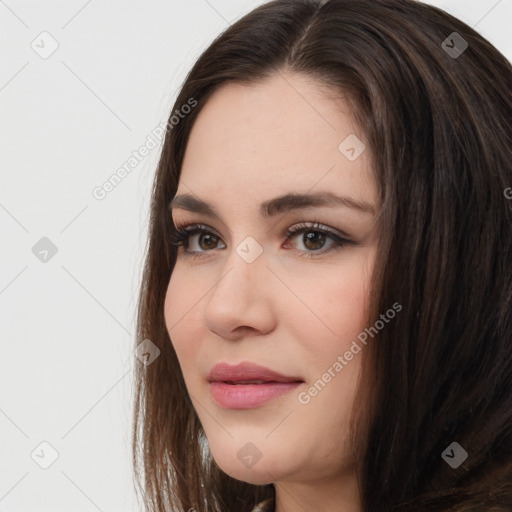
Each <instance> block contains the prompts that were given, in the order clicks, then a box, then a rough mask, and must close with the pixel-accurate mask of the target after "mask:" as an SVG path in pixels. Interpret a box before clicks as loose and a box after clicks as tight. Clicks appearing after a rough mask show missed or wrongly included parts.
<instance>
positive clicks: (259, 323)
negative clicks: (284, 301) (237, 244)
mask: <svg viewBox="0 0 512 512" xmlns="http://www.w3.org/2000/svg"><path fill="white" fill-rule="evenodd" d="M240 254H242V256H241V255H240ZM250 261H251V260H250V258H248V259H246V258H245V255H244V253H243V252H240V253H238V252H237V251H236V250H234V249H233V251H232V253H231V254H230V255H229V257H228V258H227V259H226V263H225V265H223V266H222V267H220V268H221V271H219V274H218V276H216V282H215V284H214V286H213V289H212V290H211V292H210V294H209V295H208V296H207V298H206V302H205V304H206V306H205V310H204V323H205V326H206V328H207V329H209V330H210V331H211V332H213V333H215V334H217V335H218V336H220V337H222V338H225V339H230V340H237V339H239V338H240V337H243V336H244V335H246V333H247V331H256V332H258V333H266V332H269V331H271V330H272V329H273V328H274V323H275V322H274V320H275V317H274V315H275V311H276V307H275V306H276V305H275V303H274V294H273V290H275V286H276V284H277V283H276V282H275V277H274V275H273V274H272V272H271V271H270V269H269V268H268V267H267V260H266V258H265V257H264V253H262V254H260V255H259V256H258V257H257V258H256V259H255V260H254V261H252V262H250Z"/></svg>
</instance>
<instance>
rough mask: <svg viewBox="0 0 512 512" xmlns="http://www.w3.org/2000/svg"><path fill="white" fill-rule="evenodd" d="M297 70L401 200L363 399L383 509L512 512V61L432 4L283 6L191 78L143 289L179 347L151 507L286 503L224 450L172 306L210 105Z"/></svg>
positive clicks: (217, 44)
mask: <svg viewBox="0 0 512 512" xmlns="http://www.w3.org/2000/svg"><path fill="white" fill-rule="evenodd" d="M454 32H455V33H457V34H456V35H454V34H453V33H454ZM465 43H466V44H467V47H466V46H465ZM454 52H455V53H454ZM283 71H291V72H294V73H301V74H304V75H307V76H311V77H314V78H317V79H318V80H319V83H321V84H322V85H323V86H325V89H326V90H327V91H329V92H330V94H332V96H333V97H336V96H341V95H343V96H344V97H345V98H346V99H347V98H348V99H349V100H350V101H351V106H352V108H353V110H354V114H355V115H356V118H357V120H358V122H359V123H360V126H361V128H362V133H363V134H364V135H365V137H366V138H365V143H366V144H367V147H368V149H369V150H370V153H371V156H372V160H373V167H374V171H375V176H376V180H377V183H378V187H379V193H380V200H381V205H382V213H381V215H380V218H379V222H380V223H381V236H380V240H379V247H378V256H377V260H376V265H375V269H374V275H373V288H372V294H371V299H372V302H371V307H370V308H369V311H368V321H369V322H370V321H371V319H373V321H374V320H375V318H378V315H379V313H382V311H385V310H386V309H388V308H389V306H390V304H393V303H395V302H398V303H400V304H401V305H402V308H403V309H402V310H401V312H400V314H399V315H397V316H396V318H395V319H394V320H393V322H390V323H389V324H388V325H387V326H386V328H385V329H383V330H382V331H380V332H379V333H378V335H377V336H376V337H375V339H374V341H372V343H371V344H369V345H368V347H367V349H366V351H365V354H364V355H365V359H364V366H363V374H362V376H363V379H362V381H361V386H360V388H359V390H358V393H359V395H358V397H357V398H356V400H355V402H354V404H355V407H354V415H353V418H354V422H353V428H352V432H353V438H354V444H353V446H354V452H355V453H357V460H356V462H357V468H358V478H359V485H360V488H361V492H362V498H363V506H364V511H365V512H387V511H389V512H391V511H393V512H398V511H400V512H402V511H403V512H406V511H407V512H411V511H415V512H424V511H453V512H455V511H458V512H470V511H471V512H476V511H483V510H486V511H491V510H493V511H494V510H495V511H508V512H510V511H511V510H512V200H510V199H508V198H507V194H506V193H504V191H506V190H507V189H509V187H512V153H511V148H512V135H511V133H512V100H511V94H510V91H511V88H512V68H511V65H510V63H509V62H508V61H507V59H506V58H505V57H504V56H503V55H502V54H501V53H500V52H498V51H497V50H496V49H495V48H494V47H493V46H492V45H491V44H490V43H489V42H488V41H487V40H485V39H484V38H483V37H482V36H481V35H479V34H478V33H477V32H475V31H474V30H473V29H471V28H470V27H469V26H467V25H466V24H464V23H463V22H461V21H459V20H458V19H456V18H454V17H452V16H450V15H448V14H447V13H445V12H444V11H442V10H440V9H437V8H434V7H432V6H428V5H425V4H422V3H420V2H417V1H413V0H328V1H320V0H294V1H290V0H276V1H273V2H269V3H267V4H264V5H262V6H260V7H258V8H257V9H255V10H253V11H252V12H251V13H249V14H248V15H246V16H245V17H243V18H241V19H240V20H239V21H237V22H236V23H234V24H233V25H231V26H230V27H228V28H227V29H226V31H225V32H223V33H222V34H221V35H220V36H219V37H218V38H217V39H215V41H214V42H213V43H212V44H211V45H210V46H209V48H207V49H206V50H205V51H204V53H203V54H202V55H201V56H200V58H199V59H198V60H197V62H196V63H195V65H194V66H193V68H192V70H191V71H190V73H189V74H188V76H187V77H186V80H185V82H184V84H183V86H182V87H181V90H180V92H179V95H178V97H177V99H176V103H175V105H174V107H173V109H172V110H173V111H175V110H176V109H180V108H181V107H182V106H183V105H185V104H187V103H188V104H189V105H190V104H192V102H194V105H195V106H194V108H192V109H191V110H190V109H189V110H190V112H189V113H188V114H186V115H184V116H180V120H179V122H178V123H176V122H173V123H171V122H170V123H169V125H168V127H167V133H166V136H165V141H164V145H163V149H162V152H161V157H160V161H159V164H158V169H157V172H156V176H155V181H154V186H153V193H152V202H151V213H150V226H149V243H148V247H147V256H146V260H145V267H144V274H143V279H142V284H141V290H140V297H139V309H138V321H137V340H136V343H137V345H138V344H139V343H140V342H141V341H142V340H146V339H149V340H151V341H152V342H153V343H154V344H155V345H156V346H157V347H158V348H159V350H160V351H161V352H160V355H159V357H158V358H157V359H156V360H155V361H154V362H153V363H152V364H149V365H143V364H138V365H137V370H136V379H135V408H134V428H133V438H132V442H133V464H134V469H135V476H136V483H137V485H138V486H139V487H140V489H141V490H142V493H143V500H144V505H145V508H146V510H151V511H155V512H163V511H167V510H173V511H183V512H185V511H188V510H189V509H190V508H193V509H196V510H197V511H199V512H203V511H204V512H221V511H222V512H246V511H250V510H251V508H252V507H253V506H254V505H255V504H256V503H257V502H258V501H260V500H262V499H264V498H272V497H274V496H275V495H274V492H275V490H274V486H273V485H272V484H269V485H262V486H255V485H251V484H248V483H245V482H241V481H239V480H235V479H233V478H231V477H229V476H228V475H226V474H225V473H223V472H222V471H221V470H220V468H219V467H218V466H217V465H216V463H215V461H214V460H213V458H212V456H211V453H210V452H209V450H208V447H207V443H206V439H205V434H204V431H203V429H202V427H201V424H200V422H199V420H198V417H197V415H196V412H195V410H194V407H193V404H192V402H191V400H190V398H189V396H188V394H187V390H186V387H185V384H184V380H183V376H182V373H181V370H180V366H179V363H178V360H177V357H176V353H175V351H174V349H173V346H172V343H171V340H170V338H169V334H168V332H167V330H166V326H165V320H164V310H163V305H164V300H165V294H166V289H167V285H168V283H169V279H170V276H171V273H172V271H173V268H174V264H175V261H176V250H177V249H176V247H175V246H173V245H171V244H169V243H168V237H169V235H170V234H171V233H172V232H173V225H172V219H171V218H170V215H169V211H168V205H169V202H170V200H171V199H172V198H173V197H174V194H175V192H176V189H177V186H178V181H179V176H180V170H181V163H182V158H183V155H184V151H185V147H186V144H187V140H188V137H189V134H190V132H191V129H192V126H193V124H194V121H195V119H196V118H197V115H198V114H199V112H200V111H201V108H202V107H203V106H204V104H205V103H206V102H207V100H208V98H209V97H210V96H211V94H212V93H213V92H214V91H216V90H217V89H218V88H219V86H221V85H222V84H226V83H228V82H238V83H245V84H249V83H253V84H254V83H257V82H258V81H261V80H263V79H265V78H267V77H269V76H271V75H275V74H277V73H282V72H283ZM290 94H293V91H292V90H291V92H290ZM509 190H510V189H509ZM372 324H373V322H372ZM454 442H456V443H458V445H460V447H462V448H463V449H464V450H465V451H466V452H467V453H468V457H467V459H466V460H465V461H464V462H463V463H462V464H461V465H460V466H458V467H456V468H454V467H452V466H451V465H449V464H448V463H447V462H446V457H443V456H442V454H443V453H444V452H445V451H446V450H447V449H449V448H450V446H452V449H453V445H452V443H454ZM142 472H143V473H144V474H143V476H142Z"/></svg>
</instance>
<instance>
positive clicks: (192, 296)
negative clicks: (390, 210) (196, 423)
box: [165, 74, 379, 484]
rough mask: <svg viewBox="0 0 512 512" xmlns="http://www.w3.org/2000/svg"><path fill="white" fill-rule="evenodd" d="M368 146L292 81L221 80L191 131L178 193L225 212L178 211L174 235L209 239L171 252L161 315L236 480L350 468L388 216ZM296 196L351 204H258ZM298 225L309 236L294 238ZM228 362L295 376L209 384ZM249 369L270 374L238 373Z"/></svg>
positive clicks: (334, 104)
mask: <svg viewBox="0 0 512 512" xmlns="http://www.w3.org/2000/svg"><path fill="white" fill-rule="evenodd" d="M351 134H352V135H351ZM354 134H355V135H354ZM347 137H348V139H347ZM356 137H357V138H356ZM345 139H346V140H345ZM359 139H361V140H364V134H362V133H361V131H360V129H359V128H358V127H357V126H356V124H355V121H354V119H353V117H352V114H351V112H350V110H349V109H348V106H347V105H346V104H345V103H344V102H342V101H341V100H338V101H335V100H333V99H329V98H327V97H326V96H324V95H323V94H322V89H320V88H319V85H318V83H316V82H314V81H313V80H312V79H309V78H306V77H304V76H300V75H296V74H285V75H283V77H281V76H278V75H276V76H273V77H272V78H271V79H269V80H268V81H266V82H264V83H259V84H257V85H250V86H248V85H237V84H227V85H224V87H222V88H221V89H220V90H218V91H217V92H216V93H215V94H214V95H213V96H212V97H211V98H210V99H209V100H208V102H207V104H206V105H205V107H204V108H203V110H202V111H201V112H200V114H199V116H198V118H197V120H196V122H195V124H194V127H193V130H192V132H191V135H190V139H189V142H188V145H187V148H186V153H185V156H184V161H183V167H182V172H181V176H180V182H179V186H178V190H177V194H176V196H181V195H184V194H187V195H191V196H192V197H193V198H195V199H197V200H200V201H202V202H205V203H208V204H209V205H210V207H211V209H213V210H214V211H215V212H217V214H218V217H216V216H215V215H212V214H211V212H210V213H209V212H207V211H205V209H204V208H203V209H202V211H199V209H198V208H192V206H193V205H192V204H189V205H188V207H187V205H184V203H183V201H182V202H180V205H178V204H177V203H175V206H174V207H173V209H172V217H173V221H174V223H175V225H176V226H177V227H178V228H181V227H184V226H188V225H191V224H202V225H203V226H202V229H204V230H205V231H206V232H203V233H201V232H200V233H197V232H196V233H193V234H191V235H189V239H188V243H187V242H185V246H182V247H179V249H178V257H177V261H176V265H175V268H174V271H173V273H172V276H171V279H170V282H169V287H168V290H167V296H166V301H165V319H166V325H167V329H168V332H169V335H170V338H171V340H172V343H173V346H174V349H175V351H176V354H177V356H178V359H179V363H180V366H181V370H182V372H183V377H184V380H185V383H186V386H187V389H188V392H189V394H190V397H191V399H192V402H193V404H194V407H195V410H196V412H197V415H198V417H199V419H200V421H201V424H202V426H203V428H204V431H205V433H206V436H207V438H208V442H209V445H210V449H211V451H212V454H213V456H214V458H215V460H216V462H217V464H218V465H219V466H220V468H221V469H222V470H223V471H224V472H225V473H227V474H229V475H231V476H232V477H234V478H236V479H239V480H243V481H246V482H250V483H254V484H264V483H269V482H278V481H290V482H292V481H313V480H316V479H325V478H329V477H334V476H336V475H341V474H343V472H344V471H346V468H347V467H348V465H349V464H350V463H351V462H352V461H351V459H350V456H349V451H348V449H347V446H346V444H345V442H344V440H345V439H346V437H347V434H348V422H349V412H350V409H351V407H352V405H353V400H354V395H355V392H356V386H357V381H358V376H359V372H360V368H361V360H362V357H364V351H365V350H367V348H365V346H364V345H362V344H361V343H359V345H360V346H362V347H363V348H362V349H360V351H359V352H356V350H352V352H351V354H352V357H351V358H350V359H349V355H350V354H349V355H348V356H345V354H346V353H347V352H350V349H351V347H352V348H353V347H354V345H353V341H354V340H357V336H358V334H360V333H361V332H362V331H363V330H364V329H365V327H368V326H367V325H365V323H364V314H365V308H366V307H367V301H368V298H369V297H368V289H369V286H370V277H371V272H372V268H373V265H374V258H375V249H376V243H377V236H378V235H377V233H378V230H377V226H375V229H373V226H374V224H375V222H376V219H377V216H376V214H375V213H374V212H372V208H373V210H374V211H375V212H377V211H378V209H379V205H378V204H377V200H378V195H377V188H376V183H375V181H374V178H373V175H372V170H371V168H370V164H369V161H370V157H369V154H368V153H369V152H368V151H365V150H364V146H362V145H361V140H359ZM340 144H341V146H340ZM288 194H307V195H314V194H335V195H337V196H342V197H344V198H350V201H344V202H342V201H341V200H340V201H338V202H326V203H325V204H323V203H322V205H311V206H308V207H305V206H304V202H303V201H296V202H293V201H282V202H278V203H277V204H272V206H271V207H269V208H267V210H266V214H265V213H264V210H263V209H262V207H261V205H262V204H264V203H267V202H268V201H271V200H273V199H275V198H278V197H281V196H285V195H288ZM319 204H320V202H319ZM356 204H359V205H361V204H362V205H366V207H365V206H362V207H356V206H355V205H356ZM196 206H197V205H196ZM193 210H196V211H193ZM315 222H318V223H319V225H317V226H314V227H312V224H313V223H315ZM301 223H306V224H305V226H306V230H305V231H303V232H298V233H295V234H293V235H292V236H291V237H290V238H288V239H287V230H288V229H289V228H291V229H294V228H296V227H304V224H301ZM322 230H323V231H330V232H332V233H334V237H336V236H339V237H340V238H348V239H349V240H350V241H351V243H349V244H347V245H344V246H342V245H338V244H337V242H336V238H332V237H331V235H330V234H328V233H327V232H325V233H323V232H322ZM187 249H188V250H189V251H191V252H190V253H187V252H186V250H187ZM342 360H343V361H344V362H343V363H342V362H341V361H342ZM221 362H224V363H227V364H229V365H237V364H238V363H242V362H248V363H254V364H257V365H260V366H263V367H266V368H268V369H270V370H272V371H274V372H277V373H279V374H281V375H283V376H285V377H288V378H289V379H288V380H290V379H291V380H293V381H300V382H299V383H297V382H296V383H290V382H288V383H287V384H283V383H281V384H279V385H277V384H275V383H274V384H268V383H267V384H261V383H260V384H258V383H253V384H230V383H226V382H224V383H221V382H216V383H213V384H212V383H211V382H210V381H209V374H210V371H211V370H212V368H213V367H214V366H215V365H217V364H218V363H221ZM340 368H341V369H340ZM244 376H245V377H246V380H253V379H257V378H258V376H261V373H260V372H258V371H256V373H250V372H249V373H247V371H242V374H241V375H238V377H236V376H235V377H233V379H236V378H238V379H243V377H244ZM329 377H330V378H329ZM218 378H219V380H220V381H222V380H224V381H228V380H229V376H222V375H220V376H219V377H218ZM267 379H270V380H272V378H271V377H268V376H267ZM315 386H316V387H315ZM262 397H263V398H262ZM360 406H361V407H364V404H360Z"/></svg>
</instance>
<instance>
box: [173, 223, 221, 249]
mask: <svg viewBox="0 0 512 512" xmlns="http://www.w3.org/2000/svg"><path fill="white" fill-rule="evenodd" d="M211 229H212V228H210V227H209V226H206V225H204V224H191V225H188V226H185V227H180V226H177V227H176V229H175V230H174V232H173V233H172V234H171V235H170V237H169V241H170V243H171V244H172V245H175V246H178V247H179V246H183V247H184V248H185V253H186V254H187V255H191V256H199V255H201V254H202V252H204V251H210V250H211V249H216V247H215V243H216V242H218V241H219V240H220V238H219V237H218V236H217V235H215V234H214V233H213V232H212V231H211ZM196 234H198V235H200V236H199V238H198V243H199V244H201V243H202V241H206V244H207V245H206V247H204V246H203V247H202V250H195V249H190V245H191V242H190V240H191V238H192V237H194V236H195V235H196ZM212 245H213V246H212Z"/></svg>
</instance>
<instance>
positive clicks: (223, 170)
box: [178, 73, 377, 205]
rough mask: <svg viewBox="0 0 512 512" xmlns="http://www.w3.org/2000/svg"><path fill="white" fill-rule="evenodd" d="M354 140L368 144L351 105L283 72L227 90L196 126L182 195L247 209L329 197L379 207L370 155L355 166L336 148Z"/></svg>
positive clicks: (210, 104)
mask: <svg viewBox="0 0 512 512" xmlns="http://www.w3.org/2000/svg"><path fill="white" fill-rule="evenodd" d="M335 98H336V99H335ZM354 136H356V137H357V138H358V139H360V140H361V141H363V140H364V138H365V135H364V134H363V133H362V132H361V130H360V128H359V127H358V126H357V124H356V122H355V118H354V115H353V113H352V112H351V110H350V108H349V106H348V104H347V103H346V102H345V101H344V100H343V98H341V97H339V98H337V97H336V95H335V93H334V91H333V92H329V94H326V86H325V85H323V84H320V83H319V82H316V81H315V80H314V79H312V78H309V77H305V76H302V75H296V74H284V73H283V74H282V75H274V76H272V77H271V78H269V79H267V80H265V81H263V82H258V83H254V84H248V85H246V84H235V83H228V84H225V85H224V86H222V87H221V88H220V89H219V90H217V91H216V92H215V93H214V94H213V95H212V97H211V98H209V100H208V101H207V103H206V104H205V105H204V107H203V109H202V110H201V112H200V113H199V115H198V118H197V119H196V121H195V123H194V126H193V128H192V131H191V133H190V137H189V140H188V144H187V148H186V151H185V155H184V159H183V164H182V170H181V175H180V185H179V187H178V193H181V192H184V193H192V194H196V195H198V196H201V197H204V196H205V195H208V196H210V197H211V195H212V194H214V195H217V197H218V198H219V202H222V199H227V198H228V197H231V200H233V201H238V202H240V203H241V205H242V204H243V202H244V201H247V200H251V201H252V200H254V201H258V202H260V201H264V200H265V199H266V198H268V197H269V195H277V194H278V193H283V194H284V193H287V192H290V191H293V192H307V191H311V190H312V191H323V190H329V191H332V192H339V193H347V194H350V195H352V196H355V197H356V198H358V199H360V200H364V201H367V202H373V203H374V204H375V201H376V199H377V190H376V184H375V180H374V177H373V171H372V169H371V166H370V155H369V154H368V151H367V150H364V151H363V152H362V154H361V155H360V156H359V157H358V158H357V159H355V160H353V161H351V160H349V159H348V158H347V156H346V154H344V153H343V152H342V151H341V150H340V148H339V147H340V144H342V143H344V141H345V140H352V139H351V138H350V137H354ZM347 137H349V139H347ZM342 147H344V146H343V145H342ZM271 192H272V193H271Z"/></svg>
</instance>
